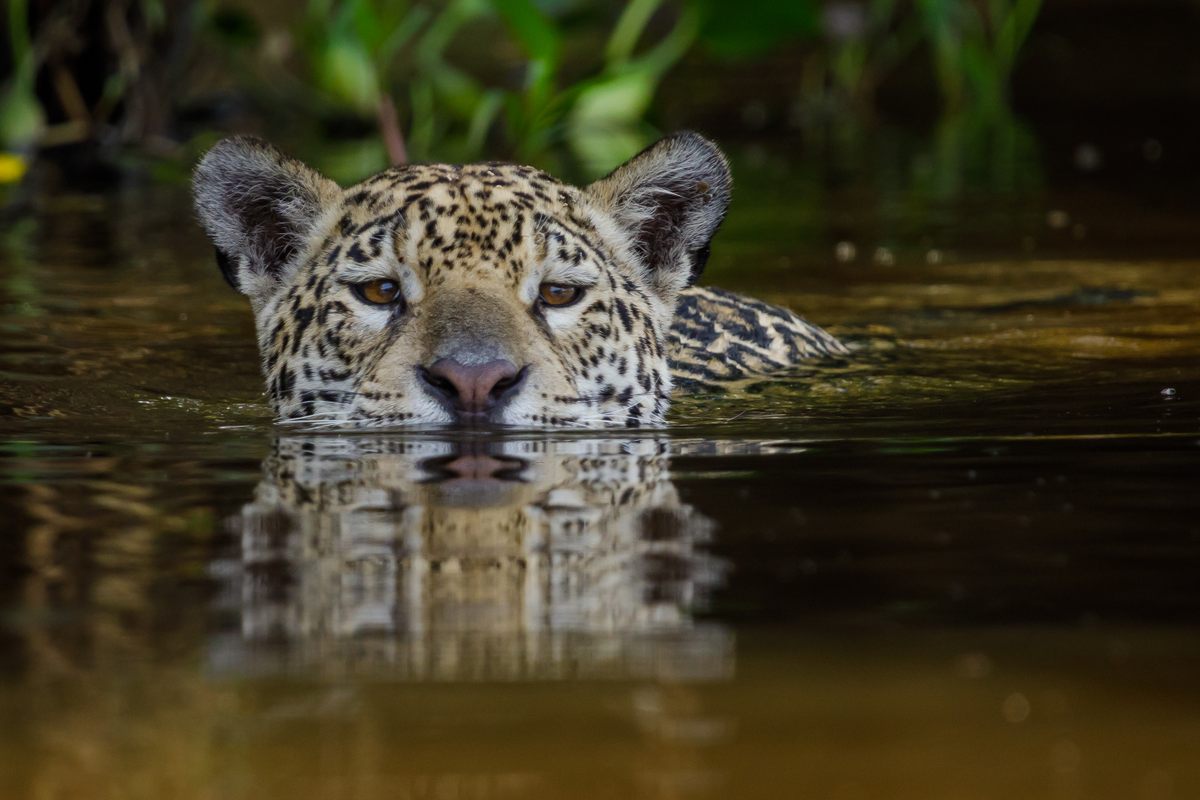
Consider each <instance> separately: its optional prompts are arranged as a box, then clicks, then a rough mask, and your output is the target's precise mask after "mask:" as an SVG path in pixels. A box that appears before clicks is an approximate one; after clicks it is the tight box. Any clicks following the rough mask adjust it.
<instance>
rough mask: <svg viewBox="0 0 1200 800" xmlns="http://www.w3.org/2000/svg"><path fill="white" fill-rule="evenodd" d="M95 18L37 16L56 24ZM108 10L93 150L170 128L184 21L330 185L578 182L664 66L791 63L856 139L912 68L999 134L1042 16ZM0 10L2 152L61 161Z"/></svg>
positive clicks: (726, 5) (984, 10)
mask: <svg viewBox="0 0 1200 800" xmlns="http://www.w3.org/2000/svg"><path fill="white" fill-rule="evenodd" d="M105 1H106V0H81V2H75V3H66V2H62V3H57V4H56V3H50V4H48V6H49V7H50V8H51V10H52V13H53V14H57V15H59V16H63V15H66V16H67V17H68V18H69V17H70V15H71V14H75V15H79V14H80V13H82V12H81V11H79V9H86V8H88V7H89V5H88V4H89V2H96V3H101V2H105ZM108 2H109V3H110V6H108V7H106V12H107V18H108V19H110V20H111V19H121V20H125V21H126V22H129V21H131V20H137V21H138V24H137V25H136V26H131V27H130V29H131V30H134V29H136V31H137V32H138V33H139V35H141V36H142V37H143V38H142V39H141V40H139V41H134V42H129V43H127V44H125V45H121V46H120V47H123V48H124V49H119V48H118V49H116V50H114V51H113V52H112V53H111V56H112V58H111V61H112V63H114V64H116V65H117V66H116V67H115V68H114V69H113V72H112V74H111V75H109V76H108V77H107V81H106V82H105V84H104V87H105V88H104V92H103V94H102V96H101V97H99V98H98V99H97V98H89V107H88V109H87V111H86V112H85V114H84V116H85V117H87V118H85V119H82V120H80V119H77V118H76V119H75V122H76V123H77V124H76V127H75V128H74V130H77V131H82V134H81V135H85V136H95V137H97V138H102V135H103V133H104V131H105V129H106V126H107V129H108V130H110V131H111V130H112V129H113V127H116V126H117V125H118V124H119V125H120V130H121V133H122V137H123V138H125V139H126V140H129V139H134V140H136V137H137V136H138V135H141V136H144V137H145V138H146V139H147V140H148V139H150V138H152V137H155V136H157V139H156V140H155V141H157V142H159V143H161V142H162V141H163V136H162V125H161V123H160V127H159V128H158V129H157V131H155V130H149V129H148V127H147V126H145V125H139V124H137V121H136V120H134V121H133V124H130V121H129V120H121V119H120V116H121V115H122V114H126V115H128V114H130V113H137V110H138V109H141V110H142V111H143V112H146V113H147V116H148V117H152V118H153V119H154V120H158V121H161V120H164V119H169V116H170V109H166V110H164V109H156V108H149V107H148V106H147V104H148V103H152V102H159V103H172V102H174V100H175V97H176V96H177V95H179V94H181V93H182V92H180V91H177V89H178V88H180V87H178V86H174V85H172V86H166V85H158V86H156V87H152V88H153V89H154V91H153V92H149V93H147V92H145V91H140V92H139V91H138V90H139V88H140V89H145V88H146V85H147V83H151V82H150V81H146V76H147V75H152V74H153V73H154V72H155V71H156V64H154V63H150V61H152V60H153V59H154V58H155V54H156V53H157V52H159V51H158V50H157V46H158V42H157V41H156V40H155V39H153V37H154V36H156V35H157V33H158V32H161V31H164V30H175V29H189V28H190V27H191V21H193V20H194V21H199V22H200V23H201V24H199V25H198V26H196V29H198V30H200V31H203V32H204V35H205V36H207V37H208V38H207V41H208V43H209V44H210V45H216V47H214V48H213V54H214V55H216V56H217V62H216V63H210V64H206V66H207V67H209V68H210V70H211V69H212V68H215V71H217V72H222V71H223V77H224V80H225V85H226V89H225V90H224V91H228V86H230V85H231V86H233V87H236V89H237V90H238V91H239V93H240V94H241V95H242V96H243V97H245V98H247V99H249V100H250V104H251V107H252V108H253V109H254V110H256V111H258V112H259V113H260V114H261V116H262V117H263V118H264V119H268V120H279V121H280V122H279V124H280V125H281V126H282V125H286V124H287V123H288V121H292V120H295V121H302V122H304V123H309V122H310V121H312V120H318V121H320V123H322V125H320V126H314V125H311V124H309V125H307V126H300V127H307V128H308V130H307V131H306V133H307V136H311V135H312V134H314V133H319V134H327V133H329V132H331V131H337V135H336V136H332V137H329V138H330V139H331V141H324V142H322V144H321V147H320V150H321V152H323V153H324V154H326V158H327V160H328V161H329V162H330V164H332V166H330V164H326V165H325V166H326V168H327V169H329V170H330V171H331V172H332V173H334V175H335V177H340V178H345V179H352V178H356V177H359V176H361V175H363V174H365V173H368V172H371V171H374V170H377V169H379V168H381V167H383V166H385V165H386V164H387V163H388V162H389V161H392V162H395V161H398V160H404V159H411V160H450V161H467V160H474V159H478V158H480V157H484V156H491V157H501V158H512V159H517V160H521V161H526V162H530V163H536V164H539V165H541V166H544V167H546V168H548V169H552V170H558V171H563V172H566V173H571V174H574V175H575V176H578V177H591V176H595V175H598V174H600V173H603V172H605V171H607V170H608V169H610V168H611V167H613V166H614V165H616V164H617V163H619V162H620V161H622V160H623V159H625V158H627V157H629V156H630V155H632V154H633V153H635V152H636V151H637V150H639V149H640V148H641V147H643V146H645V145H646V144H647V143H648V142H649V141H650V140H651V139H652V138H653V137H654V136H655V135H656V134H657V133H658V131H657V130H655V128H654V127H653V122H652V118H653V113H652V109H653V107H654V102H655V98H656V96H657V95H658V93H659V91H660V88H661V86H662V85H663V81H664V79H665V77H666V76H667V75H668V73H669V72H670V70H671V69H672V68H673V67H674V66H676V65H677V64H679V63H680V61H681V60H683V59H685V58H689V59H692V60H693V61H694V62H696V63H699V64H704V65H705V66H704V67H702V68H704V69H722V68H724V67H725V66H726V65H727V64H728V63H729V62H731V61H741V62H743V63H744V62H752V63H753V62H759V63H761V64H762V69H771V68H772V66H771V65H772V64H773V63H776V62H773V61H772V60H771V59H774V58H776V54H777V53H779V52H780V51H781V50H782V49H783V48H784V47H789V48H795V49H798V50H799V51H800V52H801V54H802V56H803V58H802V60H801V61H800V62H795V61H790V62H788V63H789V64H795V63H800V64H801V65H802V66H801V68H800V69H799V70H798V71H797V74H796V75H795V77H794V81H795V95H796V98H797V100H798V101H799V103H798V106H799V107H800V108H801V109H802V110H806V111H814V112H816V113H818V114H819V115H820V116H821V117H822V118H828V117H839V116H846V117H851V118H855V119H869V118H870V116H871V113H872V109H873V101H874V94H875V90H876V88H877V87H878V86H879V84H880V83H881V82H883V81H884V80H886V79H887V78H888V77H889V75H891V74H892V73H893V72H894V70H895V69H896V67H897V66H899V65H900V64H901V63H907V62H911V60H912V58H913V57H915V56H918V55H920V54H922V53H927V54H928V57H929V63H930V64H931V67H932V68H931V73H932V74H933V75H934V76H935V79H936V85H937V87H938V90H939V92H940V94H941V95H942V97H943V98H944V105H945V107H946V109H947V111H948V112H949V114H950V116H953V117H956V118H961V119H968V118H971V119H974V118H981V119H982V118H986V117H994V118H997V119H1000V120H1002V121H1003V118H1004V117H1005V115H1006V114H1007V91H1008V85H1009V83H1010V80H1011V77H1012V73H1013V70H1014V69H1015V66H1016V63H1017V57H1018V54H1019V52H1020V51H1021V48H1022V46H1023V44H1024V42H1025V40H1026V39H1027V37H1028V35H1029V32H1030V29H1031V28H1032V26H1033V23H1034V21H1035V19H1036V18H1037V15H1038V13H1039V11H1040V7H1041V0H971V1H970V2H965V1H962V2H960V0H740V2H737V3H733V2H728V0H627V2H625V3H623V4H621V5H616V4H611V3H605V2H601V0H305V2H304V3H297V4H294V5H289V4H287V3H284V4H278V3H274V4H259V3H256V2H251V0H194V3H192V4H191V5H189V4H188V3H186V2H181V3H171V4H167V3H164V2H163V0H108ZM6 5H7V28H8V32H9V39H10V43H9V48H8V49H9V51H10V52H11V54H12V65H11V66H12V69H11V71H10V73H9V74H10V75H11V77H10V78H9V79H8V80H7V82H6V83H5V84H4V85H3V86H2V87H0V146H7V147H10V148H12V147H19V146H22V145H30V144H35V143H38V142H45V141H47V140H49V139H52V138H53V139H56V140H58V141H61V140H63V137H62V132H61V131H60V132H58V133H55V132H54V131H49V132H48V129H47V127H46V124H45V113H44V108H46V107H48V106H45V105H44V104H45V103H47V102H51V103H55V104H56V106H58V107H62V106H63V105H64V104H63V102H62V98H61V97H58V98H54V97H50V98H47V97H42V98H39V97H38V95H37V94H36V90H37V88H38V87H39V86H42V87H45V86H55V87H57V86H59V81H58V78H60V77H62V76H61V75H56V76H55V78H56V79H55V80H54V81H45V80H40V81H39V80H38V77H39V70H40V69H41V68H42V64H41V63H40V62H41V60H47V63H61V59H59V61H58V62H54V61H53V59H52V58H48V56H52V55H53V54H52V53H50V52H49V51H50V49H51V48H52V46H53V45H52V44H50V40H49V39H47V40H46V42H42V43H41V44H39V40H38V36H39V34H40V32H38V31H35V32H33V35H32V36H31V33H30V30H29V24H28V19H27V18H26V15H27V11H28V0H9V1H8V3H7V4H6ZM72 9H74V10H72ZM114 9H115V11H114ZM114 15H115V16H114ZM68 21H71V20H70V19H68ZM67 27H70V26H69V25H68V26H67ZM94 35H97V36H101V35H107V34H103V33H102V32H96V33H95V34H94ZM125 38H126V39H128V38H129V37H125ZM183 38H184V39H186V37H183ZM203 44H204V37H203V36H202V37H199V39H198V40H194V41H191V42H190V43H189V44H188V45H187V47H188V48H189V50H188V51H187V53H190V55H191V57H192V58H195V56H196V53H197V47H202V46H203ZM109 45H110V46H112V47H114V48H117V47H118V45H117V44H115V43H113V42H109ZM789 55H790V54H789ZM139 59H141V61H139ZM148 60H150V61H148ZM163 60H164V63H165V62H166V61H167V58H166V56H163ZM185 60H186V59H184V58H182V57H180V54H175V56H174V57H173V63H181V62H182V61H185ZM209 61H212V59H209ZM182 88H183V89H184V90H186V88H187V87H186V86H184V87H182ZM43 91H46V90H45V89H44V88H43ZM155 92H157V94H155ZM135 96H136V100H137V102H129V100H130V98H133V97H135ZM717 102H722V101H721V99H719V98H718V99H717ZM725 102H728V103H730V104H731V105H733V106H736V105H738V103H739V102H740V100H739V98H727V99H726V100H725ZM75 116H76V117H78V114H77V115H75ZM297 135H298V138H300V137H303V136H304V135H305V132H301V131H299V130H297ZM355 135H357V136H358V137H359V138H357V139H355V138H354V136H355ZM107 138H108V139H110V140H111V139H113V138H114V137H111V136H109V137H107Z"/></svg>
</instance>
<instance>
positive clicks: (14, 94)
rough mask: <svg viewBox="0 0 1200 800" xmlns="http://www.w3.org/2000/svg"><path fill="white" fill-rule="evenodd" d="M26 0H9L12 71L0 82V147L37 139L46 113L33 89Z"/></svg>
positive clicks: (19, 145)
mask: <svg viewBox="0 0 1200 800" xmlns="http://www.w3.org/2000/svg"><path fill="white" fill-rule="evenodd" d="M28 14H29V7H28V2H27V0H8V19H7V20H6V22H7V27H8V36H9V52H10V53H12V72H11V73H9V74H10V77H9V79H8V80H7V81H6V82H4V84H2V85H0V147H4V148H23V147H28V146H29V145H31V144H33V143H34V142H36V141H37V139H38V137H39V136H40V135H41V133H42V130H43V129H44V128H45V125H46V117H45V114H44V113H43V111H42V106H41V104H40V103H39V102H38V99H37V94H36V93H35V91H34V77H35V74H36V62H35V61H34V50H33V46H32V44H31V42H30V41H29V24H28Z"/></svg>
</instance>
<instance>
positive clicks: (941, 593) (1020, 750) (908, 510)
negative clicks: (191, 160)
mask: <svg viewBox="0 0 1200 800" xmlns="http://www.w3.org/2000/svg"><path fill="white" fill-rule="evenodd" d="M754 160H755V159H751V161H754ZM757 162H758V166H757V167H754V166H751V167H748V168H743V169H742V172H741V173H740V175H741V176H742V178H743V181H742V187H741V188H740V189H739V196H738V197H737V198H736V200H735V209H736V211H735V214H734V216H733V217H732V218H731V220H730V223H729V226H728V228H727V230H726V231H725V232H723V233H722V235H721V239H720V240H719V242H718V245H717V248H716V251H715V253H714V261H713V267H712V272H711V276H710V279H711V281H712V282H715V283H720V284H722V285H725V286H727V287H730V288H739V289H745V290H749V291H753V292H755V293H757V294H760V295H762V296H765V297H768V298H770V299H772V300H776V301H779V302H785V303H788V304H789V305H791V306H793V307H794V308H797V309H799V310H802V311H803V312H805V313H807V314H808V315H809V316H810V317H811V318H813V319H814V320H815V321H818V322H820V323H822V324H825V325H827V326H829V327H830V328H831V329H832V330H833V331H834V332H836V333H838V334H840V335H842V336H843V337H844V338H845V339H846V340H847V341H849V342H851V343H853V345H854V346H855V348H856V354H855V356H854V358H853V359H851V360H850V361H849V362H848V363H847V364H844V365H835V366H822V367H812V368H805V369H800V370H797V371H796V372H795V373H794V374H792V375H789V376H785V377H784V378H781V379H780V380H777V381H772V382H764V383H761V384H758V385H747V386H743V387H739V388H737V389H735V390H732V391H730V392H728V393H726V394H723V395H717V396H707V397H689V398H682V399H681V400H680V401H679V402H678V404H677V407H676V411H675V414H674V424H673V426H672V427H671V428H670V429H668V430H664V431H646V432H639V433H637V434H635V435H629V434H628V433H626V432H617V433H604V432H597V433H594V434H579V433H570V434H563V433H521V432H505V433H496V434H491V435H488V434H454V433H445V432H443V433H438V432H429V431H426V432H415V433H408V434H378V433H376V434H371V435H362V436H355V435H337V434H313V433H304V432H296V431H287V430H280V429H277V428H274V427H273V426H272V425H271V424H270V420H269V418H268V415H267V413H266V411H265V408H264V405H263V403H262V400H261V394H260V378H259V375H258V371H257V364H256V354H255V351H254V345H253V341H252V331H251V325H250V316H249V311H248V309H247V308H246V307H245V306H244V305H243V302H242V299H241V298H240V297H239V296H237V295H235V294H234V293H232V292H231V291H229V290H228V289H227V287H225V285H224V284H223V282H222V281H221V278H220V276H219V274H218V272H217V270H216V268H215V266H214V265H213V263H212V261H211V259H210V257H209V251H208V250H207V248H206V246H205V244H204V242H203V241H202V239H201V237H200V235H199V233H198V232H197V231H196V230H195V229H194V227H193V225H192V223H191V220H190V212H189V210H188V205H187V198H186V195H185V193H184V192H183V191H182V190H180V189H176V188H154V187H146V186H140V185H131V186H128V187H125V188H121V187H117V188H113V189H111V190H108V191H104V192H92V193H66V192H43V193H34V195H33V196H32V198H31V199H30V204H29V206H28V207H27V208H26V209H25V210H19V209H18V210H15V211H13V212H12V213H11V214H9V215H8V216H6V217H5V218H4V220H3V232H2V233H0V331H2V333H0V433H2V437H3V438H2V441H0V514H2V515H3V523H2V524H3V536H2V537H0V721H2V723H3V724H0V797H4V798H9V797H13V798H264V797H281V798H282V797H288V798H384V797H387V798H508V797H531V796H537V797H570V798H592V797H597V798H599V797H612V798H625V797H647V798H682V797H699V798H710V797H711V798H725V797H764V798H766V797H770V798H775V797H817V798H853V797H861V798H1155V799H1158V798H1194V797H1200V678H1197V674H1198V671H1200V637H1198V635H1197V634H1198V633H1200V627H1198V625H1197V620H1200V580H1198V578H1197V576H1198V575H1200V492H1198V491H1197V486H1198V479H1197V475H1198V474H1200V470H1197V465H1198V464H1200V371H1198V369H1197V368H1198V367H1200V314H1198V311H1200V261H1194V260H1189V259H1188V258H1187V253H1188V252H1196V253H1200V231H1193V230H1191V227H1190V226H1191V220H1190V218H1188V217H1187V216H1186V215H1181V214H1177V213H1173V212H1171V211H1170V210H1169V209H1164V208H1159V209H1153V210H1149V209H1147V208H1146V207H1144V206H1143V205H1139V204H1138V202H1135V201H1133V200H1130V199H1128V198H1121V197H1111V196H1109V195H1106V194H1104V193H1103V192H1094V193H1090V194H1089V193H1083V194H1079V193H1074V194H1072V193H1066V192H1064V193H1058V194H1055V193H1051V192H1047V191H1043V190H1038V191H1036V192H1034V193H1030V194H1026V195H1022V196H1018V197H1016V198H1013V197H999V196H996V195H983V196H972V195H966V196H963V195H956V196H955V197H954V198H953V200H952V201H950V200H944V201H940V202H939V201H937V199H936V198H934V199H932V200H930V201H929V202H928V203H927V204H924V205H921V206H920V207H919V208H918V209H917V210H915V211H914V210H913V208H912V207H910V206H903V207H895V208H893V207H891V206H889V205H888V204H887V203H886V202H881V203H880V204H879V205H876V206H871V207H870V208H867V207H865V206H864V204H863V202H862V196H861V195H859V194H858V193H856V191H855V190H853V189H852V188H846V189H842V190H837V191H831V192H830V193H829V194H828V195H827V196H823V197H821V198H817V199H815V200H814V199H813V198H807V199H805V200H803V202H801V199H796V200H795V201H794V202H793V201H789V200H788V199H787V198H788V197H789V194H790V193H794V192H801V191H803V187H804V186H805V185H808V184H804V183H803V182H800V183H796V182H794V181H793V180H792V179H791V178H790V177H789V173H788V172H787V171H786V170H780V169H777V168H776V166H773V165H772V164H771V163H769V162H768V163H763V158H762V156H761V154H760V155H759V157H758V158H757ZM798 187H799V188H798ZM873 196H874V195H873ZM789 203H792V204H789ZM839 241H841V242H842V245H841V246H840V248H839V247H838V246H837V245H838V242H839ZM1193 243H1194V244H1195V245H1196V247H1195V248H1192V247H1191V245H1192V244H1193ZM851 251H853V252H851ZM835 253H838V254H840V255H841V258H842V260H840V261H839V260H838V258H836V257H835ZM1137 253H1140V254H1141V255H1140V256H1138V257H1135V255H1134V254H1137Z"/></svg>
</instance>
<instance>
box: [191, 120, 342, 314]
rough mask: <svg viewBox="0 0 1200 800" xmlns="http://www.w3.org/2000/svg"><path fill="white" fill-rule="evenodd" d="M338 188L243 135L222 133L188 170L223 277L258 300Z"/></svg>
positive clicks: (281, 274) (282, 273)
mask: <svg viewBox="0 0 1200 800" xmlns="http://www.w3.org/2000/svg"><path fill="white" fill-rule="evenodd" d="M341 191H342V190H341V188H340V187H339V186H338V185H337V184H336V183H334V182H333V181H331V180H329V179H328V178H326V177H324V176H323V175H321V174H320V173H318V172H317V171H316V170H314V169H312V168H311V167H309V166H307V165H305V164H302V163H301V162H299V161H297V160H295V159H293V158H289V157H287V156H285V155H284V154H283V153H281V152H279V151H278V150H276V149H275V148H274V147H272V146H271V145H269V144H267V143H266V142H264V141H262V140H260V139H255V138H252V137H248V136H235V137H232V138H229V139H222V140H221V141H220V142H217V144H216V145H214V146H213V148H212V149H211V150H209V151H208V152H207V153H206V154H205V155H204V158H202V159H201V160H200V163H199V164H198V165H197V166H196V171H195V173H194V175H193V176H192V192H193V196H194V198H195V203H196V213H197V215H198V216H199V218H200V222H201V224H202V225H203V226H204V230H205V231H206V232H207V233H208V237H209V239H211V240H212V243H213V245H214V246H216V248H217V264H218V265H219V266H220V268H221V272H222V273H224V275H225V279H226V280H228V281H229V283H230V284H231V285H232V286H233V287H234V288H235V289H237V290H238V291H240V292H242V293H243V294H245V295H248V296H249V297H250V298H251V300H253V301H255V302H256V303H257V302H262V301H263V300H265V299H266V298H267V297H269V296H270V294H271V293H272V291H273V290H274V289H275V288H276V287H277V286H279V284H280V283H281V282H282V281H283V280H284V278H286V276H287V274H288V272H289V271H290V270H291V269H293V268H294V267H295V264H294V263H293V262H294V261H295V259H296V256H297V255H298V254H299V252H300V251H301V250H302V249H303V247H304V244H305V242H306V239H307V237H308V235H309V234H310V233H311V232H312V230H313V228H314V226H315V223H316V222H317V219H318V218H319V217H320V215H321V213H322V212H323V211H324V210H325V209H327V208H329V207H331V206H332V205H334V204H335V203H336V202H337V201H338V199H339V198H340V196H341Z"/></svg>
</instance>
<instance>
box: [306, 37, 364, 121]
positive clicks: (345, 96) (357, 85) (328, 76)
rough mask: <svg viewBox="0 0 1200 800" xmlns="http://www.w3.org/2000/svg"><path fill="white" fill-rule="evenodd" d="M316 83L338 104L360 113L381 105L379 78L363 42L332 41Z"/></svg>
mask: <svg viewBox="0 0 1200 800" xmlns="http://www.w3.org/2000/svg"><path fill="white" fill-rule="evenodd" d="M316 71H317V75H316V77H317V82H318V84H319V85H320V86H321V88H322V89H324V90H325V92H326V93H328V94H329V95H330V96H331V97H332V98H333V99H334V100H335V101H337V102H338V103H341V104H342V105H344V106H346V107H348V108H350V109H352V110H354V111H356V112H358V113H360V114H364V115H365V114H373V113H374V112H375V109H376V108H377V107H378V105H379V96H380V88H379V76H378V75H377V74H376V71H375V64H374V63H373V61H372V59H371V56H370V54H368V53H367V51H366V50H365V49H364V48H363V46H362V43H361V42H358V41H355V40H354V39H351V38H349V37H338V38H335V39H333V40H331V41H330V42H329V43H328V46H327V47H326V48H325V49H324V50H323V51H322V52H321V54H320V58H319V60H318V62H317V65H316Z"/></svg>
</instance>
